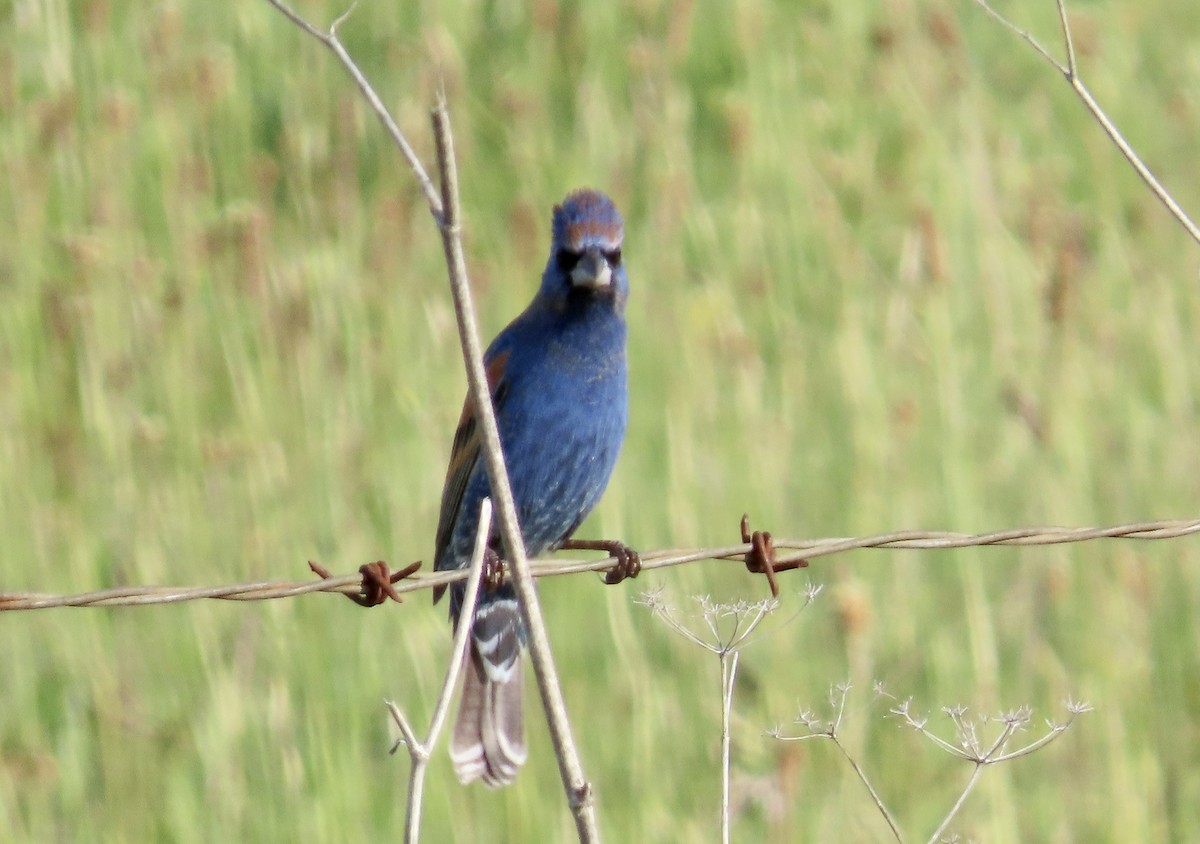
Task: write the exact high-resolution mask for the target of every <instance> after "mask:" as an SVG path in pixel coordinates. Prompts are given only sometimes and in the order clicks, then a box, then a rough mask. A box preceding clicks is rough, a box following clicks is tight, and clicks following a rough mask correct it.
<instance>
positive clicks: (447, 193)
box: [432, 100, 600, 842]
mask: <svg viewBox="0 0 1200 844" xmlns="http://www.w3.org/2000/svg"><path fill="white" fill-rule="evenodd" d="M432 117H433V134H434V139H435V141H436V142H437V151H438V170H439V174H440V176H441V182H442V207H443V211H442V225H441V231H442V244H443V246H444V248H445V251H446V267H447V270H448V271H449V273H450V289H451V292H452V293H453V295H454V310H455V313H456V314H457V316H458V326H459V339H460V340H461V342H462V352H463V361H464V363H465V364H466V367H467V386H468V389H469V393H470V396H471V404H472V405H473V406H474V413H475V421H476V424H477V425H478V426H479V431H480V434H481V438H482V440H483V456H484V458H485V460H486V461H487V471H488V480H489V482H490V484H491V490H492V494H493V495H494V496H495V497H496V501H497V509H498V511H499V514H500V534H501V536H503V537H504V547H505V550H506V551H507V553H506V555H505V559H506V560H507V562H508V565H509V567H510V569H511V570H512V574H513V583H514V584H515V586H516V589H517V596H518V597H519V598H520V606H521V612H522V615H523V616H524V619H525V627H526V631H527V633H528V636H529V656H530V661H531V662H532V663H533V672H534V674H535V676H536V677H537V681H538V691H539V692H540V693H541V698H542V706H543V708H544V709H545V712H546V721H547V724H548V726H549V728H550V738H551V741H552V742H553V744H554V752H555V755H556V756H557V758H558V770H559V774H560V776H561V777H562V783H563V788H564V789H565V790H566V793H567V803H568V805H570V807H571V813H572V814H573V815H574V817H575V829H576V832H577V833H578V834H579V840H580V841H582V842H590V841H598V840H599V838H600V831H599V827H598V826H597V824H596V806H595V798H594V795H593V793H592V787H591V784H590V783H588V781H587V779H586V778H585V777H584V774H583V764H582V762H580V759H579V751H578V750H577V749H576V747H575V739H574V736H572V735H571V725H570V722H569V721H568V719H567V705H566V702H565V701H564V700H563V695H562V687H561V686H560V685H559V681H558V670H557V669H556V668H555V666H554V655H553V653H552V652H551V649H550V638H549V636H548V635H547V634H546V623H545V621H544V620H543V618H542V611H541V605H540V603H539V602H538V597H537V590H536V588H535V587H534V583H533V574H532V573H531V570H530V567H529V561H528V559H526V557H525V544H524V539H523V538H522V536H521V528H520V525H519V524H518V523H517V507H516V504H515V503H514V502H513V495H512V488H511V486H510V484H509V480H508V469H507V468H506V466H505V465H504V452H503V451H501V450H500V430H499V428H498V427H497V425H496V413H495V409H494V408H493V407H492V399H491V393H490V392H489V390H488V382H487V374H486V373H485V372H484V368H483V350H482V348H481V346H480V344H479V329H478V327H477V324H476V321H475V309H474V306H473V304H472V302H471V291H470V286H469V285H468V283H467V267H466V260H465V259H464V257H463V251H462V240H461V239H460V237H459V227H460V223H459V207H458V171H457V169H456V166H455V162H454V143H453V136H452V135H451V132H450V115H449V113H448V112H447V110H446V103H445V100H439V102H438V104H437V106H436V107H435V108H434V109H433V115H432Z"/></svg>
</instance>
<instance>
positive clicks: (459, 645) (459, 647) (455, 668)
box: [387, 498, 492, 844]
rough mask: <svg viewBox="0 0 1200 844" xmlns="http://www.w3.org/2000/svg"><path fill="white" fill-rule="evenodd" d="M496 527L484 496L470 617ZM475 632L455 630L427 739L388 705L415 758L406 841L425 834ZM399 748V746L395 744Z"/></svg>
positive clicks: (466, 605)
mask: <svg viewBox="0 0 1200 844" xmlns="http://www.w3.org/2000/svg"><path fill="white" fill-rule="evenodd" d="M491 528H492V502H491V499H489V498H485V499H483V502H482V504H481V505H480V507H479V529H478V532H477V533H476V534H475V548H474V550H473V551H472V553H471V566H470V570H469V574H468V575H467V588H466V592H465V594H464V595H463V601H462V611H461V612H462V616H461V617H463V618H470V617H471V616H472V615H473V614H474V612H475V601H476V599H477V598H478V596H479V581H480V579H481V577H482V575H483V555H484V551H486V550H487V541H488V534H489V532H490V531H491ZM470 635H471V625H470V624H459V625H458V630H456V631H455V633H454V645H453V646H452V647H451V649H450V666H449V667H448V668H447V669H446V680H445V682H443V683H442V692H441V694H440V695H438V699H437V704H436V705H435V706H434V708H433V717H432V718H431V719H430V721H429V732H428V734H427V735H426V737H425V740H424V741H421V740H420V739H418V738H417V734H416V732H415V731H414V730H413V729H412V726H411V725H410V724H409V723H408V719H407V718H405V717H404V713H403V712H401V711H400V707H399V706H397V705H396V704H395V703H393V702H391V701H388V703H387V708H388V710H389V711H390V712H391V713H392V719H393V720H394V721H395V722H396V726H397V727H399V728H400V733H401V735H403V737H404V738H403V742H404V744H405V746H406V747H407V748H408V755H409V758H411V759H412V770H411V771H410V772H409V775H408V805H407V807H406V809H405V815H404V840H405V842H406V844H416V842H417V841H418V840H420V837H421V807H422V805H423V803H424V796H425V772H426V770H428V768H429V759H430V757H431V756H432V755H433V748H434V746H435V745H436V744H437V740H438V737H439V736H440V735H441V733H442V727H443V726H444V725H445V723H446V715H447V713H448V712H449V711H450V701H451V700H453V699H454V689H455V688H456V687H457V686H458V675H459V672H460V671H461V670H462V665H463V661H464V660H465V659H466V655H467V637H468V636H470ZM392 750H393V751H395V748H392Z"/></svg>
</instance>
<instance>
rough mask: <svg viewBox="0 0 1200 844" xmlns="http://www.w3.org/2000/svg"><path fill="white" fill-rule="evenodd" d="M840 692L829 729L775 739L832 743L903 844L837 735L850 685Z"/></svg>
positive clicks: (892, 819)
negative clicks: (824, 739)
mask: <svg viewBox="0 0 1200 844" xmlns="http://www.w3.org/2000/svg"><path fill="white" fill-rule="evenodd" d="M837 688H838V689H840V690H841V700H840V701H839V702H838V711H837V717H836V718H835V719H834V720H833V722H832V723H830V724H829V728H828V729H826V730H821V731H818V732H813V733H809V734H808V735H803V736H784V735H779V734H778V733H776V735H775V737H776V738H778V739H779V740H780V741H807V740H809V739H820V738H827V739H829V740H830V741H832V742H833V744H834V746H835V747H837V749H838V750H839V751H840V752H841V754H842V755H843V756H845V757H846V761H847V762H849V763H850V767H851V768H853V769H854V773H855V774H856V775H857V776H858V779H859V782H861V783H862V784H863V786H865V787H866V789H867V793H869V794H870V795H871V799H872V800H873V801H875V808H876V809H878V810H879V814H881V815H883V819H884V821H886V822H887V825H888V828H889V829H890V830H891V831H892V836H893V837H894V838H895V839H896V840H897V841H899V842H901V844H903V841H904V836H903V835H901V834H900V827H899V826H897V825H896V819H895V818H893V817H892V813H891V812H889V811H888V808H887V805H886V804H884V802H883V798H882V797H880V796H879V792H877V791H876V790H875V786H873V785H871V780H870V779H868V778H867V772H866V771H864V770H863V769H862V767H861V766H860V765H859V764H858V762H857V761H856V760H855V758H854V757H853V756H851V755H850V751H849V750H847V749H846V746H845V745H844V744H842V740H841V738H840V737H839V735H838V731H839V730H840V729H841V727H842V718H843V717H844V716H845V714H846V698H847V697H848V696H849V695H850V684H849V683H845V684H843V685H841V686H838V687H837Z"/></svg>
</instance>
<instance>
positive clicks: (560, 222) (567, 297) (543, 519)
mask: <svg viewBox="0 0 1200 844" xmlns="http://www.w3.org/2000/svg"><path fill="white" fill-rule="evenodd" d="M623 237H624V224H623V222H622V220H621V215H620V213H618V211H617V209H616V207H615V206H614V205H613V203H612V200H610V199H609V198H608V197H607V196H605V195H604V194H602V193H599V192H597V191H592V190H580V191H576V192H574V193H572V194H570V195H568V196H567V197H566V199H565V200H563V203H562V204H561V205H557V206H555V208H554V217H553V242H552V245H551V248H550V259H549V261H548V262H547V263H546V269H545V271H544V272H543V273H542V284H541V287H540V289H539V290H538V292H537V295H536V296H534V297H533V301H532V302H531V303H530V304H529V306H528V307H527V308H526V309H525V311H524V312H523V313H522V314H521V315H520V316H518V317H517V318H516V319H515V320H513V321H512V322H511V323H510V324H509V326H508V327H507V328H505V329H504V330H503V331H501V332H500V334H499V335H498V336H497V337H496V339H495V340H493V341H492V344H491V345H490V346H489V347H488V350H487V352H486V353H485V354H484V365H485V368H486V370H487V375H488V383H489V385H490V387H491V396H492V402H493V404H494V406H495V408H496V421H497V423H498V425H499V428H500V441H501V444H502V447H503V449H504V456H505V460H506V462H507V464H508V474H509V480H510V481H511V483H512V490H513V497H514V499H515V501H516V506H517V517H518V521H519V522H520V525H521V535H522V537H523V538H524V540H525V550H526V552H527V553H528V554H529V556H531V557H535V556H538V555H541V554H544V553H545V552H547V551H554V550H557V549H559V548H562V547H564V546H566V545H568V540H570V537H571V535H572V533H574V531H575V529H576V528H577V527H579V524H580V523H581V522H582V521H583V520H584V518H585V517H586V516H587V514H588V513H589V512H590V511H591V509H592V508H593V507H594V506H595V505H596V502H597V501H598V500H599V499H600V494H601V493H602V492H603V491H604V487H605V486H606V485H607V483H608V479H609V476H610V475H611V474H612V470H613V466H614V464H615V463H616V460H617V453H618V452H619V451H620V449H621V442H622V440H623V439H624V437H625V423H626V417H627V415H628V404H629V402H628V392H627V388H626V369H625V317H624V311H625V300H626V297H627V296H628V293H629V282H628V279H627V277H626V275H625V263H624V261H623V260H622V257H621V241H622V238H623ZM480 442H481V441H480V437H479V433H478V431H477V430H476V425H475V417H474V414H473V413H472V412H471V407H470V401H469V399H468V401H467V403H466V404H465V405H464V407H463V412H462V417H461V418H460V420H459V423H458V430H457V431H456V432H455V435H454V446H453V449H452V451H451V455H450V465H449V468H448V469H447V471H446V484H445V487H444V488H443V490H442V505H441V513H440V516H439V519H438V529H437V550H436V555H435V568H436V569H438V570H445V569H458V568H463V567H465V566H466V565H467V564H468V563H469V561H470V557H471V548H472V545H473V543H474V538H475V532H476V526H477V524H478V519H479V505H480V502H481V501H482V500H483V498H484V497H485V496H488V495H490V494H491V493H490V484H489V483H488V477H487V470H486V468H485V461H484V460H483V459H482V455H481V452H480ZM612 544H613V545H619V543H612ZM489 545H490V547H491V549H492V550H493V551H495V552H498V551H499V550H500V537H499V535H498V532H497V530H496V528H495V527H493V529H492V536H491V537H489ZM588 546H589V543H583V542H580V543H575V547H588ZM591 547H607V544H606V543H597V544H592V545H591ZM626 551H627V549H626ZM628 553H631V552H628ZM634 573H636V570H635V571H634ZM441 591H442V590H438V591H436V592H435V594H434V600H435V601H436V600H438V599H439V598H440V597H441ZM462 596H463V586H462V585H461V584H458V585H456V586H454V587H452V588H451V592H450V617H451V618H452V619H453V620H454V624H455V627H456V628H457V625H458V624H459V623H460V619H459V614H460V613H459V611H460V607H461V603H462ZM524 643H525V629H524V624H523V622H522V620H521V614H520V611H519V607H518V605H517V598H516V594H515V593H514V591H513V588H512V585H511V584H501V585H500V586H498V587H496V588H494V589H492V590H490V591H485V592H481V593H480V597H479V603H478V606H477V607H476V609H475V617H474V619H473V620H472V635H471V640H470V659H469V663H470V664H469V665H468V666H467V668H466V670H465V675H466V677H465V679H464V681H463V692H462V701H461V703H460V704H459V710H458V721H457V724H456V726H455V728H454V737H453V740H452V741H451V745H450V755H451V759H452V760H453V762H454V769H455V773H456V774H457V775H458V778H459V780H461V781H462V782H464V783H467V782H470V781H471V780H474V779H479V778H481V779H482V780H483V782H484V783H485V784H486V785H489V786H493V787H498V786H503V785H508V784H509V783H511V782H512V781H513V780H514V779H515V778H516V775H517V770H518V768H519V767H520V766H521V764H522V763H524V761H525V758H526V755H527V751H526V746H525V734H524V727H523V724H522V709H521V690H522V685H523V684H522V679H521V650H522V648H523V646H524Z"/></svg>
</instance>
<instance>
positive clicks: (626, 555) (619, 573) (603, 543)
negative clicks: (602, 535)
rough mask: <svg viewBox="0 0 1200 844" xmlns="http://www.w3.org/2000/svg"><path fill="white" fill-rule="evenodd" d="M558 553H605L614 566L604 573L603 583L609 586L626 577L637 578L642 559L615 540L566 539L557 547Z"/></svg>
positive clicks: (635, 552) (640, 569)
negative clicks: (610, 558) (614, 562)
mask: <svg viewBox="0 0 1200 844" xmlns="http://www.w3.org/2000/svg"><path fill="white" fill-rule="evenodd" d="M559 550H560V551H607V552H608V556H610V557H612V558H613V559H614V560H616V561H617V562H616V564H615V565H614V566H613V567H612V568H610V569H609V570H608V571H607V572H605V573H604V582H605V583H607V584H608V585H609V586H614V585H616V584H618V583H620V582H621V581H622V580H624V579H625V578H627V577H637V576H638V575H639V574H640V573H641V571H642V558H641V557H639V556H638V552H637V551H634V550H633V549H632V548H630V547H629V546H628V545H626V544H625V543H624V542H618V541H617V540H615V539H568V540H567V541H566V542H564V543H563V544H562V545H560V546H559Z"/></svg>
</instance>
